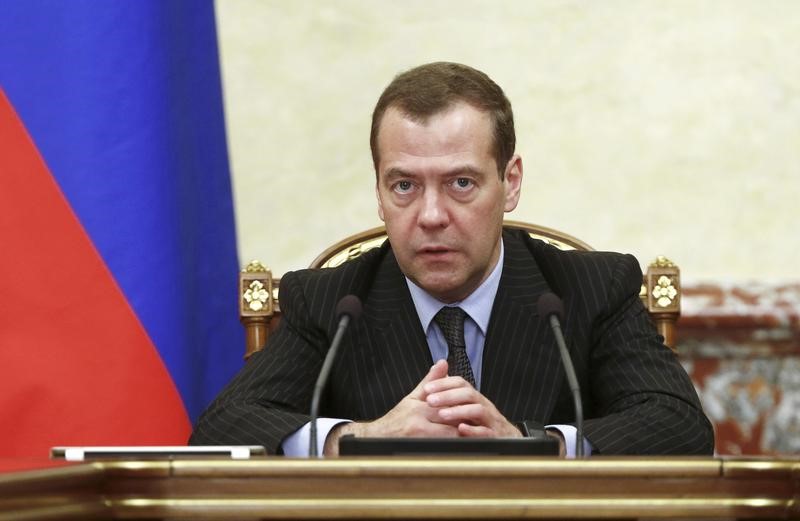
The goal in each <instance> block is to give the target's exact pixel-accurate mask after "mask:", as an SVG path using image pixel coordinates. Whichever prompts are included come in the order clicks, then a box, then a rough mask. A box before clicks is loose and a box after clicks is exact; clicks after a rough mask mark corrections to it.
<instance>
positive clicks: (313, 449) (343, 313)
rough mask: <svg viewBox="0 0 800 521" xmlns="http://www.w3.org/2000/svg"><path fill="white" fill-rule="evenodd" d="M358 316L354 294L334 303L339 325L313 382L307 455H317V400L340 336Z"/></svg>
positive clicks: (359, 310)
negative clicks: (315, 381) (314, 382)
mask: <svg viewBox="0 0 800 521" xmlns="http://www.w3.org/2000/svg"><path fill="white" fill-rule="evenodd" d="M360 316H361V300H360V299H359V298H358V297H356V296H355V295H345V296H344V297H342V299H341V300H340V301H339V303H338V304H336V317H337V318H338V319H339V327H338V328H337V329H336V334H335V335H334V336H333V341H332V342H331V347H330V349H328V353H327V354H326V355H325V360H324V361H323V362H322V369H321V370H320V372H319V376H317V383H316V384H314V394H313V395H312V396H311V427H310V429H311V432H310V440H309V444H308V455H309V456H311V457H316V456H317V416H318V415H319V400H320V397H321V396H322V391H323V390H324V389H325V384H326V383H328V376H330V374H331V367H333V360H334V359H335V358H336V351H338V350H339V344H341V343H342V337H343V336H344V332H345V331H346V330H347V326H349V325H350V323H351V322H353V321H355V320H357V319H358V317H360Z"/></svg>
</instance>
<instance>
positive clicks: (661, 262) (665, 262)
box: [650, 255, 676, 268]
mask: <svg viewBox="0 0 800 521" xmlns="http://www.w3.org/2000/svg"><path fill="white" fill-rule="evenodd" d="M650 266H652V267H654V268H675V267H676V266H675V263H674V262H672V261H671V260H669V259H668V258H666V257H664V256H663V255H659V256H658V257H656V260H654V261H653V262H651V263H650Z"/></svg>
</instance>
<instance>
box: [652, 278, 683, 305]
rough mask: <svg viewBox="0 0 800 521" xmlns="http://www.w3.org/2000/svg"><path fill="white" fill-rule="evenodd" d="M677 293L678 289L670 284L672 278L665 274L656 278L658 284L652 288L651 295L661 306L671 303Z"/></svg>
mask: <svg viewBox="0 0 800 521" xmlns="http://www.w3.org/2000/svg"><path fill="white" fill-rule="evenodd" d="M677 295H678V290H677V289H675V286H673V284H672V279H670V278H669V277H667V276H666V275H661V276H660V277H659V278H658V284H657V285H656V287H654V288H653V297H655V298H656V302H657V304H658V305H659V306H661V307H662V308H665V307H667V306H669V305H670V304H672V301H673V299H674V298H675V297H676V296H677Z"/></svg>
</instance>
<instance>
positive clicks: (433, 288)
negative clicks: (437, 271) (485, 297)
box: [416, 277, 466, 303]
mask: <svg viewBox="0 0 800 521" xmlns="http://www.w3.org/2000/svg"><path fill="white" fill-rule="evenodd" d="M416 284H417V286H419V287H420V288H422V289H424V290H425V291H427V292H428V293H429V294H430V295H432V296H433V297H435V298H436V299H437V300H440V301H442V302H446V303H450V302H457V301H459V300H464V298H466V295H462V293H463V292H464V290H463V283H461V282H460V281H456V280H453V279H452V278H436V277H425V278H423V279H422V280H419V281H418V282H417V283H416Z"/></svg>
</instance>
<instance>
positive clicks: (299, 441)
mask: <svg viewBox="0 0 800 521" xmlns="http://www.w3.org/2000/svg"><path fill="white" fill-rule="evenodd" d="M342 423H351V420H343V419H341V418H318V419H317V454H319V455H320V457H322V456H323V449H324V447H325V440H326V439H327V438H328V434H330V432H331V431H332V430H333V428H334V427H336V426H337V425H340V424H342ZM310 441H311V422H308V423H306V424H305V425H303V426H302V427H300V428H299V429H297V430H296V431H294V432H293V433H292V434H290V435H289V436H287V437H286V439H284V440H283V443H281V448H282V449H283V455H284V456H289V457H290V458H307V457H308V445H309V443H310Z"/></svg>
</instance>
